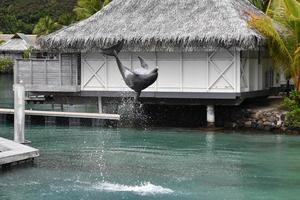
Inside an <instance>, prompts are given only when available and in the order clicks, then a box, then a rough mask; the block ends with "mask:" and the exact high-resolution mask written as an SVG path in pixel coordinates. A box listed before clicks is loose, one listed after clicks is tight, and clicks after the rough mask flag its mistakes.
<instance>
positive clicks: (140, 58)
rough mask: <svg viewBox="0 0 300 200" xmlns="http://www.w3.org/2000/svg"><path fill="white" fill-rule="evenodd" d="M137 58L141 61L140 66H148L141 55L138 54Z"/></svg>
mask: <svg viewBox="0 0 300 200" xmlns="http://www.w3.org/2000/svg"><path fill="white" fill-rule="evenodd" d="M138 58H139V60H140V62H141V66H142V68H144V69H149V66H148V64H147V63H146V62H145V60H144V59H143V58H142V57H140V56H138Z"/></svg>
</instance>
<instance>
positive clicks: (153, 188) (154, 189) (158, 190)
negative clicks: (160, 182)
mask: <svg viewBox="0 0 300 200" xmlns="http://www.w3.org/2000/svg"><path fill="white" fill-rule="evenodd" d="M94 189H97V190H101V191H106V192H132V193H135V194H138V195H142V196H147V195H155V194H170V193H173V192H174V191H173V190H171V189H169V188H164V187H162V186H157V185H153V184H151V183H150V182H146V183H142V184H140V185H135V186H130V185H121V184H113V183H108V182H103V183H101V184H98V185H96V186H94Z"/></svg>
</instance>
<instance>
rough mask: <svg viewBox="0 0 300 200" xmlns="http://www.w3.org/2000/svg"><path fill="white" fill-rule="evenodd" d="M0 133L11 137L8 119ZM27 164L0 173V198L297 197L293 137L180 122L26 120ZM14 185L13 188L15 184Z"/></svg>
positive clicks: (299, 164)
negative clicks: (107, 124) (140, 125)
mask: <svg viewBox="0 0 300 200" xmlns="http://www.w3.org/2000/svg"><path fill="white" fill-rule="evenodd" d="M0 129H1V132H0V136H4V137H12V135H13V131H12V127H11V126H7V125H2V126H0ZM26 138H27V139H28V140H30V141H32V145H33V146H34V147H37V148H39V149H40V151H41V152H40V153H41V156H40V157H39V158H38V159H37V160H36V162H35V165H34V166H28V167H20V168H15V169H13V170H11V171H6V172H2V173H0V180H1V181H0V199H1V200H2V199H3V200H6V199H17V200H18V199H30V200H39V199H43V200H60V199H63V200H77V199H89V200H98V199H105V200H106V199H109V200H119V199H128V200H138V199H158V200H160V199H161V200H171V199H172V200H177V199H178V200H198V199H205V200H215V199H230V200H249V199H250V200H251V199H253V200H254V199H255V200H256V199H272V200H282V199H297V198H298V197H299V195H300V191H299V185H300V173H299V170H300V157H299V155H300V137H298V136H284V135H283V136H281V137H280V139H279V137H278V136H276V135H263V133H260V134H256V135H253V134H252V135H251V134H247V133H244V134H240V133H234V132H226V133H222V132H216V133H211V132H203V131H198V130H186V129H155V130H138V129H102V128H88V127H76V128H68V127H59V126H51V127H50V126H46V127H44V126H30V127H28V128H27V129H26ZM16 191H17V192H16Z"/></svg>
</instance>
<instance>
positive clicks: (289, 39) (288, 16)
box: [249, 0, 300, 92]
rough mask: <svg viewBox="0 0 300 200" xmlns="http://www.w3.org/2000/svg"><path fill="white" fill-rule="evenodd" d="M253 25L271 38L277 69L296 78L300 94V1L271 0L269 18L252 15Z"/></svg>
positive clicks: (251, 21)
mask: <svg viewBox="0 0 300 200" xmlns="http://www.w3.org/2000/svg"><path fill="white" fill-rule="evenodd" d="M250 16H251V20H250V22H249V23H250V25H252V26H253V27H255V28H256V29H257V30H258V31H260V32H261V33H262V34H263V35H265V36H266V37H267V38H268V47H269V54H270V56H271V57H272V59H273V61H274V64H275V66H277V67H280V68H281V69H283V70H284V72H285V74H286V76H287V78H292V79H293V81H294V84H295V89H296V90H297V91H298V92H300V43H299V42H300V3H299V1H298V0H270V1H269V3H268V7H267V10H266V15H259V16H258V15H255V14H253V13H250Z"/></svg>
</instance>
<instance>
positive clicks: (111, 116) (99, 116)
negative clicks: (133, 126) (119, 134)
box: [0, 108, 120, 121]
mask: <svg viewBox="0 0 300 200" xmlns="http://www.w3.org/2000/svg"><path fill="white" fill-rule="evenodd" d="M0 114H10V115H13V114H14V109H4V108H1V109H0ZM25 115H29V116H45V117H68V118H85V119H103V120H114V121H119V120H120V115H118V114H104V113H80V112H54V111H37V110H25Z"/></svg>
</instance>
